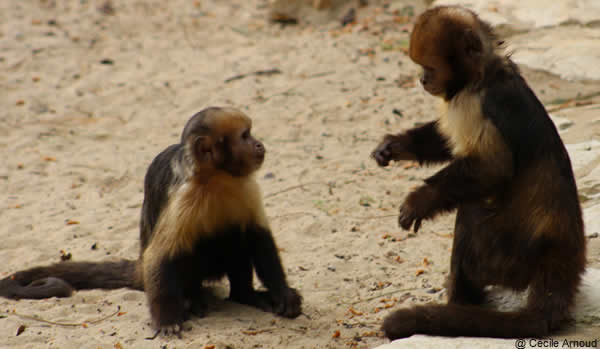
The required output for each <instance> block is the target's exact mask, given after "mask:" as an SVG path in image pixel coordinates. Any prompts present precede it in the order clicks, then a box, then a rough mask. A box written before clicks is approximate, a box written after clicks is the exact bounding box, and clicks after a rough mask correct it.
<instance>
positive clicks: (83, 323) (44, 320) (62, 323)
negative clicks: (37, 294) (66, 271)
mask: <svg viewBox="0 0 600 349" xmlns="http://www.w3.org/2000/svg"><path fill="white" fill-rule="evenodd" d="M119 311H121V306H120V305H117V310H116V311H115V312H114V313H112V314H108V315H106V316H103V317H101V318H99V319H96V320H91V321H84V322H80V323H68V322H55V321H50V320H46V319H42V318H39V317H35V316H32V315H26V314H19V313H16V312H12V313H8V314H12V315H16V316H18V317H20V318H22V319H28V320H34V321H39V322H44V323H47V324H50V325H57V326H66V327H79V326H83V325H86V324H97V323H99V322H101V321H104V320H106V319H108V318H110V317H113V316H115V315H117V314H118V313H119Z"/></svg>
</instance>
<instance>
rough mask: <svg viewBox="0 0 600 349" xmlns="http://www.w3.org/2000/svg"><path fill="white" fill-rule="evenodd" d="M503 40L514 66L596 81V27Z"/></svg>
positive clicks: (599, 59) (599, 63)
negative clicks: (521, 65) (519, 65)
mask: <svg viewBox="0 0 600 349" xmlns="http://www.w3.org/2000/svg"><path fill="white" fill-rule="evenodd" d="M599 3H600V2H599ZM575 39H576V40H575ZM507 41H508V50H509V51H514V54H513V56H512V57H513V59H514V60H515V62H517V63H518V64H524V65H527V66H529V67H531V68H534V69H540V70H545V71H548V72H551V73H553V74H556V75H558V76H560V77H561V78H563V79H568V80H600V29H599V28H583V27H580V26H576V25H572V26H561V27H555V28H548V29H543V30H538V31H532V32H529V33H526V34H520V35H516V36H514V37H510V38H508V40H507Z"/></svg>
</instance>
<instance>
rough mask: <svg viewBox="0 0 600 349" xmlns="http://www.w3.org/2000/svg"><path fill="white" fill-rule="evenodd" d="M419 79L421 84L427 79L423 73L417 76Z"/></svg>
mask: <svg viewBox="0 0 600 349" xmlns="http://www.w3.org/2000/svg"><path fill="white" fill-rule="evenodd" d="M419 81H420V82H421V85H423V86H425V84H426V83H427V79H426V78H425V74H423V75H421V77H420V78H419Z"/></svg>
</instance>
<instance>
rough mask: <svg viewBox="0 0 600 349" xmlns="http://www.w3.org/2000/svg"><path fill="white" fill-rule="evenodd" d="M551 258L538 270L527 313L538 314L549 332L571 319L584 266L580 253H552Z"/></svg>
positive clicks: (532, 284)
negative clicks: (580, 259) (571, 310)
mask: <svg viewBox="0 0 600 349" xmlns="http://www.w3.org/2000/svg"><path fill="white" fill-rule="evenodd" d="M565 250H566V251H568V248H565ZM548 255H552V256H551V257H546V258H544V259H543V260H542V261H540V264H539V270H538V272H537V273H536V274H535V276H534V278H533V280H532V282H531V284H530V288H529V296H528V298H527V310H529V311H531V312H534V313H535V314H539V315H540V317H541V318H542V319H544V320H543V321H545V322H546V324H547V327H548V330H549V331H554V330H557V329H558V328H560V327H561V325H563V324H564V323H565V322H567V321H569V320H570V319H571V318H570V312H569V310H570V308H571V306H572V305H573V303H574V299H575V294H576V293H577V288H578V286H579V283H580V275H581V271H582V270H583V265H584V262H581V263H580V262H579V261H578V259H579V258H578V254H577V253H561V252H556V251H553V253H548ZM582 259H583V258H582Z"/></svg>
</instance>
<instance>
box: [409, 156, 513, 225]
mask: <svg viewBox="0 0 600 349" xmlns="http://www.w3.org/2000/svg"><path fill="white" fill-rule="evenodd" d="M512 173H513V166H512V157H511V156H510V153H507V154H493V155H492V154H488V158H485V159H484V158H482V157H480V156H474V155H473V156H467V157H461V158H456V159H455V160H454V161H452V163H451V164H449V165H448V166H446V167H445V168H443V169H442V170H440V171H439V172H438V173H436V174H435V175H433V176H431V177H429V178H427V179H426V180H425V185H422V186H420V187H419V188H417V189H416V190H415V191H413V192H412V193H410V194H409V195H408V197H407V198H406V200H405V201H404V204H403V205H402V206H401V207H400V216H399V217H398V223H399V224H400V226H401V227H402V228H403V229H410V227H411V225H412V224H413V222H414V223H415V226H414V230H415V231H417V230H418V229H419V227H420V225H421V220H423V219H430V218H433V217H434V216H435V215H437V214H438V213H442V212H447V211H450V210H453V209H455V208H456V207H457V206H458V205H459V204H461V203H464V202H469V201H473V200H478V199H481V198H485V197H487V196H489V195H491V194H493V193H494V192H498V191H500V190H502V188H503V187H504V185H505V184H506V183H508V182H509V181H510V179H511V177H512Z"/></svg>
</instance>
